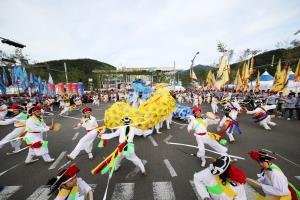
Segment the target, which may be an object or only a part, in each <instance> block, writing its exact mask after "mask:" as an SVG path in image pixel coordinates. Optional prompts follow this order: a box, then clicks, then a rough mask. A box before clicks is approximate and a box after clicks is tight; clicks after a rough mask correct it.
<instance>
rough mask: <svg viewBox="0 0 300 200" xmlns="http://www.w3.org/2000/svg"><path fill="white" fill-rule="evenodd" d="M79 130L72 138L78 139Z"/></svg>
mask: <svg viewBox="0 0 300 200" xmlns="http://www.w3.org/2000/svg"><path fill="white" fill-rule="evenodd" d="M78 135H79V132H77V133H75V135H74V136H73V138H72V140H76V138H77V137H78Z"/></svg>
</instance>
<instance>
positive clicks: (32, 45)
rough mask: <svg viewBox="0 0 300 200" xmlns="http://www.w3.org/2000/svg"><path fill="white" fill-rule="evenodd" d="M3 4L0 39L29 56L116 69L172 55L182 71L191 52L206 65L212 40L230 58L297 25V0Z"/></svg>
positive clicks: (287, 34)
mask: <svg viewBox="0 0 300 200" xmlns="http://www.w3.org/2000/svg"><path fill="white" fill-rule="evenodd" d="M1 8H2V9H1V13H0V37H7V38H9V39H14V40H16V41H19V42H21V43H24V44H26V45H27V47H26V48H25V49H24V53H25V54H27V55H29V57H30V59H31V60H37V61H47V60H54V59H63V58H69V59H72V58H92V59H97V60H100V61H103V62H107V63H110V64H113V65H115V66H117V67H120V66H126V67H172V66H173V62H174V61H176V67H177V68H181V69H183V68H188V67H189V65H190V60H191V59H192V57H193V56H194V54H195V52H197V51H200V54H199V56H198V57H197V58H196V60H195V64H198V63H201V64H212V63H213V62H218V59H219V57H220V53H218V52H217V50H216V44H217V41H223V42H225V43H226V44H227V45H228V46H229V47H230V48H232V49H234V50H235V57H234V59H235V58H236V57H237V56H238V55H239V54H240V52H241V51H242V50H243V49H246V48H250V49H262V50H264V49H274V48H275V44H276V43H277V42H280V41H286V40H291V39H293V38H295V36H294V35H293V33H295V32H296V31H297V30H299V29H300V20H299V19H300V1H299V0H290V1H279V0H251V1H249V0H248V1H244V0H223V1H222V0H210V1H207V0H206V1H204V0H106V1H104V0H98V1H92V0H89V1H83V0H82V1H79V0H65V1H61V0H51V1H50V0H49V1H38V0H26V1H23V0H14V1H10V0H6V1H4V0H2V1H1ZM299 35H300V34H299ZM298 38H299V36H298ZM0 49H2V50H5V51H6V52H8V53H9V52H12V51H13V48H12V47H8V46H6V45H3V44H0Z"/></svg>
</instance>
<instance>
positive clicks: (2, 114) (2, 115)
mask: <svg viewBox="0 0 300 200" xmlns="http://www.w3.org/2000/svg"><path fill="white" fill-rule="evenodd" d="M6 114H7V112H6V113H0V120H3V119H4V118H5V116H6Z"/></svg>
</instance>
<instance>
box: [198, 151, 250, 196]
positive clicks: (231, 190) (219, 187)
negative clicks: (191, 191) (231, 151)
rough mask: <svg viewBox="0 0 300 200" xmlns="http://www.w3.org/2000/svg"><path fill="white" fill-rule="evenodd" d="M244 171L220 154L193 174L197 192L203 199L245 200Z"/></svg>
mask: <svg viewBox="0 0 300 200" xmlns="http://www.w3.org/2000/svg"><path fill="white" fill-rule="evenodd" d="M245 183H246V176H245V174H244V172H243V171H242V170H240V169H238V168H237V167H235V166H234V165H231V164H230V157H228V156H221V157H219V158H218V159H217V160H216V161H215V162H213V163H212V164H210V166H209V167H207V168H206V169H204V170H202V171H200V172H198V173H195V174H194V184H195V187H196V190H197V193H198V194H199V195H200V197H201V199H203V200H210V199H212V200H247V197H246V192H245V188H244V184H245Z"/></svg>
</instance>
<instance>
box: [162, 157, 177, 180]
mask: <svg viewBox="0 0 300 200" xmlns="http://www.w3.org/2000/svg"><path fill="white" fill-rule="evenodd" d="M164 163H165V165H166V167H167V168H168V170H169V172H170V174H171V176H172V177H175V176H177V173H176V171H175V169H174V168H173V167H172V165H171V163H170V161H169V160H168V159H164Z"/></svg>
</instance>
